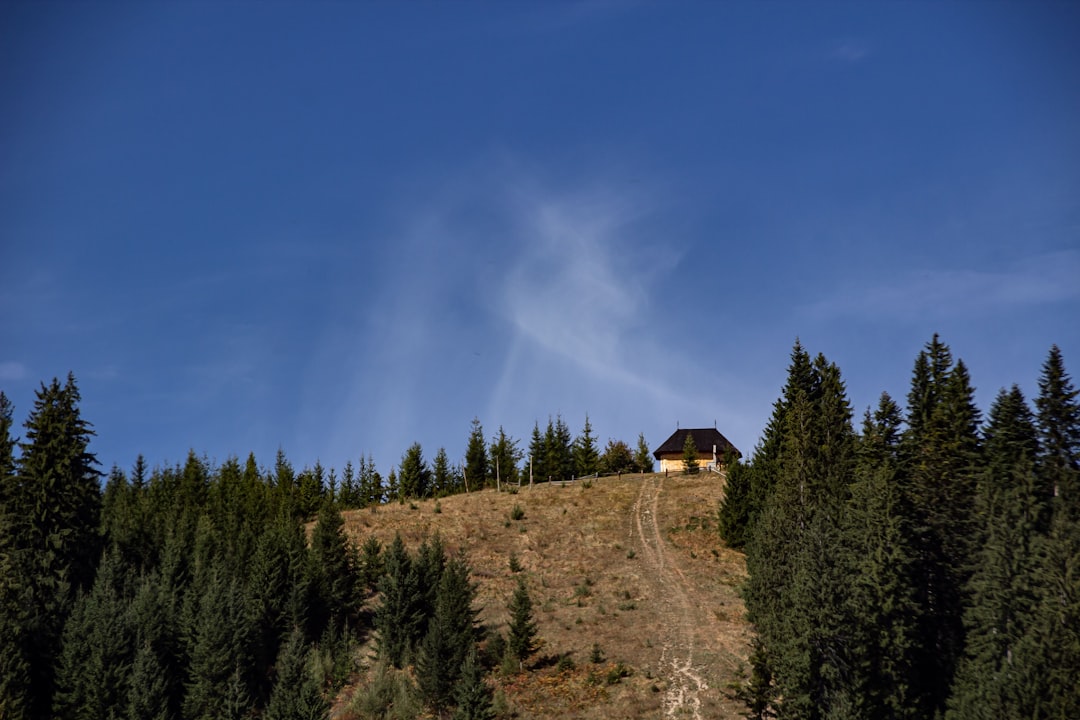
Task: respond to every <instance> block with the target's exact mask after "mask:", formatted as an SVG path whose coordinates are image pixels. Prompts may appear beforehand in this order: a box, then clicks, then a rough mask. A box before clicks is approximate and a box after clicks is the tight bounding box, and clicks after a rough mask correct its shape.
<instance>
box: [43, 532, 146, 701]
mask: <svg viewBox="0 0 1080 720" xmlns="http://www.w3.org/2000/svg"><path fill="white" fill-rule="evenodd" d="M125 581H126V578H125V567H124V565H123V562H122V559H121V557H120V554H119V552H117V551H116V550H112V551H110V552H107V553H106V554H105V559H104V560H103V562H102V564H101V567H100V568H99V570H98V573H97V577H96V579H95V581H94V586H93V589H92V590H91V591H90V592H88V593H81V594H80V595H79V597H78V598H77V600H76V601H75V604H74V607H73V609H72V612H71V615H70V616H69V617H68V620H67V623H66V624H65V626H64V633H63V641H62V644H61V647H60V653H59V657H58V660H57V673H56V686H57V692H56V695H55V697H54V700H53V715H54V716H55V717H58V718H77V719H79V720H83V719H85V720H97V718H105V717H110V716H115V715H116V714H117V713H118V712H119V710H120V708H122V707H123V704H124V702H123V701H124V700H126V698H127V695H128V688H129V684H128V683H129V668H130V666H131V661H132V659H133V655H134V650H133V639H134V638H133V634H134V633H133V629H132V626H131V621H130V613H129V611H128V598H127V597H126V595H127V592H126V587H125V586H126V582H125Z"/></svg>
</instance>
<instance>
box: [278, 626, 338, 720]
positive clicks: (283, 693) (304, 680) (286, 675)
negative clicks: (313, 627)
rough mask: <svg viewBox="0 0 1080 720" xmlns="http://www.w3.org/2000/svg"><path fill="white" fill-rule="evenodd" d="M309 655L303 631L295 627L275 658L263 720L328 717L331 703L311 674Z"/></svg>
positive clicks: (315, 719) (312, 719) (320, 718)
mask: <svg viewBox="0 0 1080 720" xmlns="http://www.w3.org/2000/svg"><path fill="white" fill-rule="evenodd" d="M309 655H310V652H309V650H308V647H307V644H306V642H305V640H304V634H303V633H302V632H301V631H300V630H299V629H298V628H297V629H294V630H293V631H292V632H291V633H290V634H289V637H288V640H287V641H286V642H285V644H284V645H283V646H282V648H281V654H280V655H279V656H278V659H277V664H276V675H277V677H276V679H275V681H274V690H273V692H272V693H271V694H270V702H269V703H268V704H267V706H266V712H265V714H264V715H263V717H264V718H266V720H322V718H326V717H328V716H329V713H330V703H329V702H327V700H326V699H325V698H324V697H323V696H322V692H321V691H320V689H319V685H318V683H317V682H316V680H315V678H314V677H313V676H312V674H311V669H310V663H309V661H308V660H309Z"/></svg>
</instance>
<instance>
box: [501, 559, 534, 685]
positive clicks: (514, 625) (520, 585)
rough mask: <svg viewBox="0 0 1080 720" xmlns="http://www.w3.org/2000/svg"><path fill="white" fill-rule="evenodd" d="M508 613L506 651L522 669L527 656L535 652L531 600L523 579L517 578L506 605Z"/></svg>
mask: <svg viewBox="0 0 1080 720" xmlns="http://www.w3.org/2000/svg"><path fill="white" fill-rule="evenodd" d="M507 610H508V611H509V613H510V626H509V632H508V635H507V638H506V645H507V650H508V651H509V653H510V655H511V656H512V657H513V658H514V659H515V660H517V661H518V667H519V668H523V667H524V665H525V661H526V660H528V659H529V656H530V655H532V654H533V653H534V652H536V648H537V643H536V634H537V628H536V621H535V620H534V619H533V611H532V598H531V597H529V588H528V587H526V585H525V578H524V577H522V576H521V575H519V576H518V581H517V587H516V588H515V589H514V594H513V596H512V597H511V598H510V602H509V604H508V605H507Z"/></svg>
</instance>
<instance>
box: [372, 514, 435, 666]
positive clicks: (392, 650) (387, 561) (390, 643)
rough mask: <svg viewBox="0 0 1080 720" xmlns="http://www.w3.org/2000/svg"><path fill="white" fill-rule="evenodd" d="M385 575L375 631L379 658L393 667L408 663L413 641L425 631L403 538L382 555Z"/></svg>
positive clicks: (396, 539) (399, 537)
mask: <svg viewBox="0 0 1080 720" xmlns="http://www.w3.org/2000/svg"><path fill="white" fill-rule="evenodd" d="M383 563H384V567H385V574H384V575H383V577H382V581H381V582H380V583H379V592H380V593H381V594H382V600H381V602H380V603H379V606H378V608H377V609H376V611H375V629H376V631H377V632H378V634H379V656H380V657H381V658H382V659H383V660H385V661H386V662H388V663H390V664H391V665H393V666H394V667H397V668H402V667H404V666H405V664H406V663H407V662H408V661H409V659H410V656H411V652H412V645H411V643H412V639H413V638H414V637H416V636H417V634H418V631H419V628H421V627H422V623H423V620H424V617H423V615H422V613H421V612H420V611H419V609H418V607H417V599H418V596H419V592H420V589H419V582H418V579H417V574H416V570H415V569H414V568H413V561H412V558H411V557H409V553H408V551H407V550H406V549H405V543H404V542H402V540H401V536H400V535H396V536H394V541H393V542H392V543H391V544H390V547H388V548H387V549H386V552H385V553H383Z"/></svg>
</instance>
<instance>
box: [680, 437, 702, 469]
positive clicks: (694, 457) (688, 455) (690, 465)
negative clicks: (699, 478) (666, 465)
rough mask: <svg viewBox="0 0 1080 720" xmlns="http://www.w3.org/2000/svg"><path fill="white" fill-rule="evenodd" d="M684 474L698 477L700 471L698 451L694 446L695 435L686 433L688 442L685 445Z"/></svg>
mask: <svg viewBox="0 0 1080 720" xmlns="http://www.w3.org/2000/svg"><path fill="white" fill-rule="evenodd" d="M682 460H683V474H684V475H696V474H697V471H698V467H699V464H698V449H697V445H696V444H694V434H693V433H691V432H687V433H686V442H684V443H683V457H682Z"/></svg>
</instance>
